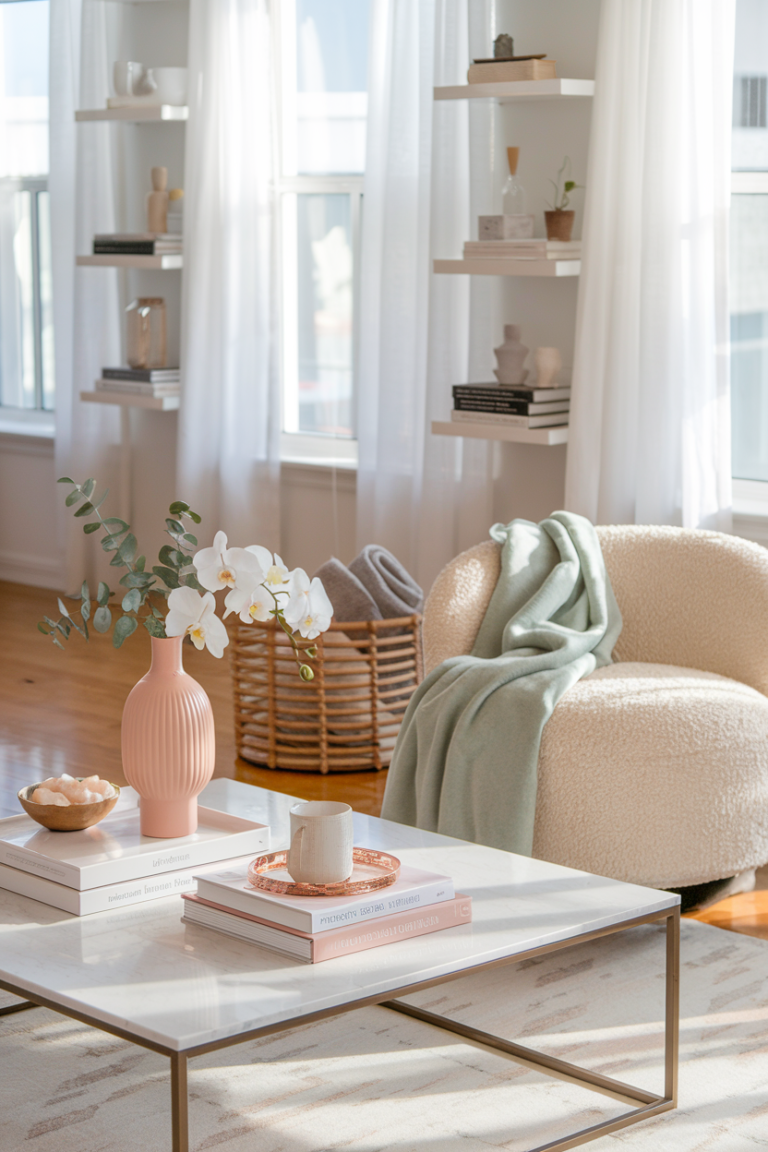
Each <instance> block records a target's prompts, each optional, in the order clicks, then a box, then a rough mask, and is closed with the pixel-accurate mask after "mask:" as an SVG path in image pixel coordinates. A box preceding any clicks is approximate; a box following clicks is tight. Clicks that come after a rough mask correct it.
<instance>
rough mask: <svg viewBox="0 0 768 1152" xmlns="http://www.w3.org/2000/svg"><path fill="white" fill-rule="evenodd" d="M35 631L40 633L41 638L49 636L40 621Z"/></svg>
mask: <svg viewBox="0 0 768 1152" xmlns="http://www.w3.org/2000/svg"><path fill="white" fill-rule="evenodd" d="M37 630H38V632H42V634H43V636H50V632H49V631H48V629H47V628H46V626H45V624H43V622H42V620H38V622H37Z"/></svg>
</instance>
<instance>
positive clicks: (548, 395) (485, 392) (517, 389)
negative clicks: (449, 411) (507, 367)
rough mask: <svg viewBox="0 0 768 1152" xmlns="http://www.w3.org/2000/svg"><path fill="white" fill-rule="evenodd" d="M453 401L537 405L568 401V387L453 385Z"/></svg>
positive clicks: (569, 392) (569, 394)
mask: <svg viewBox="0 0 768 1152" xmlns="http://www.w3.org/2000/svg"><path fill="white" fill-rule="evenodd" d="M452 392H453V396H454V399H458V398H459V397H462V398H465V397H466V398H469V397H472V396H477V397H487V398H488V399H489V400H530V401H535V402H537V403H539V402H542V401H549V400H570V397H571V388H570V385H563V386H562V387H560V388H537V387H536V385H535V384H454V385H453V388H452Z"/></svg>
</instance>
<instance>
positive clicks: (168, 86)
mask: <svg viewBox="0 0 768 1152" xmlns="http://www.w3.org/2000/svg"><path fill="white" fill-rule="evenodd" d="M148 75H149V76H150V77H151V78H152V80H154V83H155V90H156V95H157V99H158V103H160V104H186V102H187V70H186V68H165V67H163V68H149V69H148Z"/></svg>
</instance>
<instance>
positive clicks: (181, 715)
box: [122, 636, 216, 837]
mask: <svg viewBox="0 0 768 1152" xmlns="http://www.w3.org/2000/svg"><path fill="white" fill-rule="evenodd" d="M182 639H183V637H181V636H173V637H171V638H169V639H167V640H156V639H155V638H154V637H152V664H151V667H150V669H149V672H147V674H146V676H143V677H142V678H141V680H139V682H138V684H137V685H136V686H135V687H134V688H133V690H132V691H131V693H130V695H129V697H128V699H127V700H126V702H125V708H124V709H123V725H122V746H123V771H124V772H125V775H126V779H127V780H128V783H129V784H130V785H131V787H133V788H135V789H136V791H137V792H138V794H139V796H140V797H141V832H142V835H143V836H161V837H174V836H189V835H191V834H192V833H193V832H195V831H196V830H197V797H198V794H199V793H200V792H202V790H203V788H204V787H205V785H206V784H207V783H208V781H209V780H210V779H211V777H212V776H213V769H214V764H215V759H216V740H215V734H214V726H213V712H212V710H211V702H210V700H209V699H208V697H207V695H206V693H205V691H204V690H203V689H202V688H201V687H200V685H199V684H198V683H197V681H196V680H193V679H192V677H191V676H188V675H187V673H186V672H185V671H184V669H183V667H182V664H181V642H182Z"/></svg>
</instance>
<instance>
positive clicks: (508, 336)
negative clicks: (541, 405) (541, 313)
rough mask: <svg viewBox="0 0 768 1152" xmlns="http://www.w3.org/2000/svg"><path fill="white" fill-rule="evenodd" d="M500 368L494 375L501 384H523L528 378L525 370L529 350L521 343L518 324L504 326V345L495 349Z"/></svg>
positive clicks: (495, 369) (494, 371) (496, 369)
mask: <svg viewBox="0 0 768 1152" xmlns="http://www.w3.org/2000/svg"><path fill="white" fill-rule="evenodd" d="M493 351H494V353H495V355H496V360H497V362H498V365H499V366H498V368H494V370H493V374H494V376H495V377H496V379H497V380H498V382H499V384H522V383H523V382H524V381H525V379H526V377H527V376H528V371H527V369H525V368H523V364H524V362H525V358H526V356H527V355H528V349H527V348H526V346H525V344H521V342H520V328H519V326H518V325H517V324H505V325H504V343H503V344H500V345H499V347H498V348H494V350H493Z"/></svg>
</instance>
